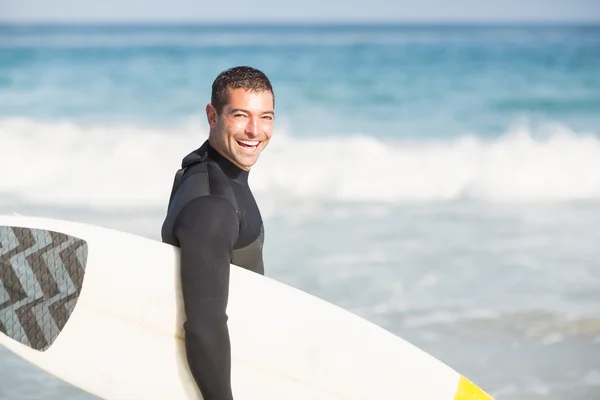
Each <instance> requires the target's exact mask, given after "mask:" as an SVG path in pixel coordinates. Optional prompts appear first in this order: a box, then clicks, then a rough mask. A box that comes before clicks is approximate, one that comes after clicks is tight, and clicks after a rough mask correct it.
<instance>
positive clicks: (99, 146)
mask: <svg viewBox="0 0 600 400" xmlns="http://www.w3.org/2000/svg"><path fill="white" fill-rule="evenodd" d="M242 64H245V65H252V66H255V67H258V68H260V69H262V70H263V71H265V72H266V73H267V74H268V75H269V77H270V78H271V80H272V82H273V85H274V88H275V94H276V113H277V117H276V132H275V135H274V138H273V140H272V142H271V144H270V145H269V147H268V148H267V150H266V151H265V152H264V154H263V155H262V156H261V159H260V161H259V163H258V164H257V165H256V166H255V167H254V168H253V171H252V173H251V176H250V183H251V185H252V187H253V190H254V192H255V195H256V198H257V200H258V201H259V204H260V206H261V212H262V213H263V217H264V219H265V224H266V240H267V242H266V245H265V263H266V269H267V275H269V276H271V277H273V278H276V279H279V280H282V281H284V282H286V283H290V284H292V285H294V286H296V287H299V288H301V289H303V290H306V291H308V292H310V293H313V294H315V295H318V296H320V297H323V298H325V299H327V300H329V301H332V302H334V303H336V304H339V305H341V306H343V307H344V308H347V309H349V310H351V311H353V312H356V313H358V314H359V315H361V316H363V317H365V318H367V319H369V320H372V321H374V322H376V323H378V324H380V325H381V326H383V327H385V328H386V329H389V330H391V331H393V332H394V333H396V334H398V335H400V336H402V337H405V338H407V339H409V340H411V341H412V342H413V343H415V344H416V345H418V346H420V347H422V348H424V349H425V350H427V351H429V352H431V353H432V354H433V355H435V356H436V357H439V358H440V359H442V360H443V361H445V362H447V363H448V364H450V365H451V366H453V367H455V368H457V369H458V370H459V371H461V372H463V373H464V374H465V375H466V376H468V377H470V378H471V379H472V380H474V381H475V382H477V383H479V384H480V385H481V386H483V387H484V388H486V389H487V390H488V391H489V392H490V393H492V394H493V395H495V396H496V398H497V399H499V400H502V399H511V400H512V399H528V400H531V399H533V400H536V399H565V398H569V399H581V400H597V399H598V397H599V396H600V309H599V308H598V306H597V304H598V302H599V301H600V295H599V293H598V290H597V288H598V287H600V262H599V261H598V260H600V252H599V251H598V243H600V229H599V227H600V136H599V135H600V72H598V71H600V26H495V27H483V26H367V25H360V26H359V25H340V26H327V25H323V26H308V25H306V26H254V27H252V26H247V27H243V26H162V27H157V26H146V27H140V26H135V27H134V26H96V27H85V26H70V27H69V26H54V27H52V26H45V27H43V26H18V27H17V26H0V150H1V151H0V154H2V156H1V157H0V170H2V171H4V174H3V175H2V178H1V179H0V213H12V212H17V213H22V214H33V215H41V216H49V217H58V218H66V219H73V220H77V221H83V222H89V223H94V224H98V225H103V226H108V227H112V228H117V229H122V230H125V231H129V232H134V233H138V234H141V235H144V236H148V237H152V238H155V239H156V238H158V235H159V231H160V224H161V222H162V218H163V216H164V210H165V207H166V202H167V200H168V195H169V191H170V188H171V184H172V178H173V172H174V170H175V168H176V167H177V166H178V165H179V162H180V160H181V157H183V156H184V155H185V154H187V152H188V151H189V150H191V149H192V148H195V147H196V146H198V145H199V144H200V143H201V142H202V141H203V140H204V139H205V138H206V134H207V128H206V122H205V116H204V114H203V113H204V111H203V110H204V107H205V104H206V103H207V102H208V101H209V98H210V86H211V84H212V81H213V79H214V78H215V76H216V75H217V74H218V73H219V72H220V71H221V70H223V69H225V68H228V67H231V66H233V65H242ZM556 359H560V362H556ZM0 371H10V372H9V373H8V375H5V374H2V376H1V377H0V399H3V400H6V399H19V400H22V399H38V398H52V399H59V398H60V399H80V398H81V399H83V398H89V397H87V396H86V395H85V394H83V393H81V392H80V391H77V390H76V389H74V388H72V387H70V386H68V385H65V384H63V383H60V382H58V381H57V380H55V379H53V378H51V377H49V376H47V375H46V374H43V373H41V372H39V371H36V370H34V369H32V368H30V367H28V366H27V365H26V364H24V363H22V362H20V361H19V360H17V359H16V358H14V357H12V356H9V355H8V354H7V353H6V352H1V353H0ZM6 376H7V377H8V378H6Z"/></svg>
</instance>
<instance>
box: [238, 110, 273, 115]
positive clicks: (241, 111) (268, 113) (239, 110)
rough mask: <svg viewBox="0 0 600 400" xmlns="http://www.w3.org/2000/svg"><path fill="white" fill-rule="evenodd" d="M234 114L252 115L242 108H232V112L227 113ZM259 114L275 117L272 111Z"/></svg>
mask: <svg viewBox="0 0 600 400" xmlns="http://www.w3.org/2000/svg"><path fill="white" fill-rule="evenodd" d="M236 112H245V113H247V114H252V113H251V112H250V111H248V110H244V109H243V108H234V109H233V110H231V111H229V113H230V114H233V113H236ZM261 114H271V115H275V112H274V111H272V110H269V111H264V112H262V113H261Z"/></svg>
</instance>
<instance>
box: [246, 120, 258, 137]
mask: <svg viewBox="0 0 600 400" xmlns="http://www.w3.org/2000/svg"><path fill="white" fill-rule="evenodd" d="M246 133H247V134H248V135H251V136H257V135H258V133H259V129H258V119H257V118H250V120H249V121H248V124H247V125H246Z"/></svg>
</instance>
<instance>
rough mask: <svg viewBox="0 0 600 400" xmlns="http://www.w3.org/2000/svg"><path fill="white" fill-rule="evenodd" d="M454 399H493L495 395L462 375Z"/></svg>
mask: <svg viewBox="0 0 600 400" xmlns="http://www.w3.org/2000/svg"><path fill="white" fill-rule="evenodd" d="M454 400H493V397H492V396H490V395H489V394H487V393H486V392H484V391H483V390H481V388H480V387H479V386H477V385H476V384H474V383H473V382H471V381H470V380H468V379H467V378H465V377H464V376H461V377H460V380H459V382H458V389H457V390H456V394H455V395H454Z"/></svg>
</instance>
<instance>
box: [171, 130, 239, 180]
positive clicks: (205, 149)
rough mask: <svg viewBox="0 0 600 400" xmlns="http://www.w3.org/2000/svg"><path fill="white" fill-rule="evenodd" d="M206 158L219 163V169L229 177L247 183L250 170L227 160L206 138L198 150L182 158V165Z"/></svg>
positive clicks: (185, 165)
mask: <svg viewBox="0 0 600 400" xmlns="http://www.w3.org/2000/svg"><path fill="white" fill-rule="evenodd" d="M206 159H209V160H212V161H214V162H215V163H217V165H219V167H220V168H221V170H222V171H223V172H224V173H225V175H227V177H228V178H229V179H232V180H234V181H236V182H238V183H242V184H247V183H248V176H249V174H250V171H246V170H243V169H241V168H240V167H238V166H237V165H235V164H234V163H232V162H231V161H229V160H228V159H227V158H225V157H224V156H223V155H222V154H221V153H219V152H218V151H217V149H215V148H214V147H212V146H211V145H210V143H209V141H208V140H206V141H205V142H204V144H202V146H201V147H200V148H199V149H198V150H196V151H194V152H192V153H190V154H189V155H187V156H186V157H185V158H184V159H183V162H182V167H187V166H189V165H191V164H195V163H196V162H201V161H204V160H206Z"/></svg>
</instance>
